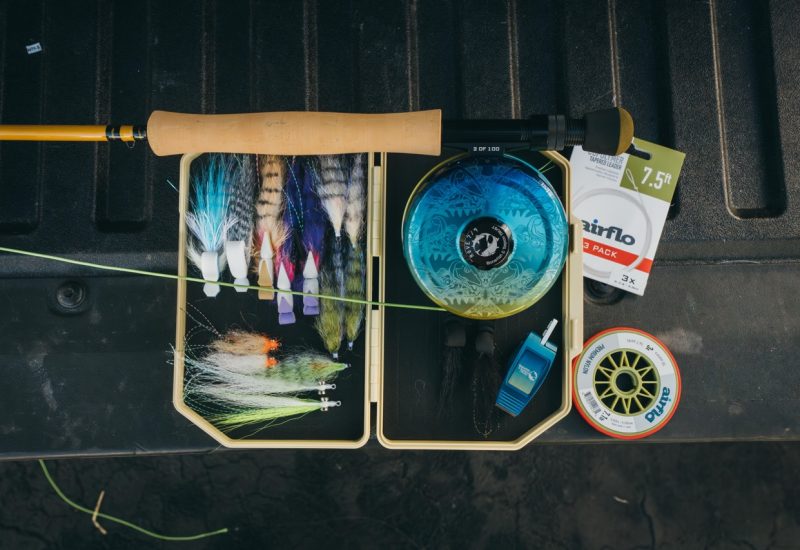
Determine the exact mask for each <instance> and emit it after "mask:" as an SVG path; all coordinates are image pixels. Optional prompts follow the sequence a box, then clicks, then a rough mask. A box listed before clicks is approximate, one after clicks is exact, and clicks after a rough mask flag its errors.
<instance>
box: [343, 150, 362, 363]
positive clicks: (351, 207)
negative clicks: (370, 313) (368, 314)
mask: <svg viewBox="0 0 800 550" xmlns="http://www.w3.org/2000/svg"><path fill="white" fill-rule="evenodd" d="M365 211H366V192H365V187H364V155H363V154H362V155H355V156H354V157H353V159H352V165H351V167H350V177H349V179H348V182H347V209H346V212H345V220H344V227H345V231H346V232H347V236H348V238H349V240H350V251H349V253H348V258H347V267H346V270H345V281H344V292H345V293H344V295H345V296H347V297H348V298H363V297H364V271H365V265H364V262H365V259H364V246H363V245H362V243H361V236H362V235H361V234H362V232H363V230H364V213H365ZM363 320H364V306H363V305H362V304H357V303H353V302H347V303H345V305H344V325H345V336H346V337H347V347H348V349H350V350H352V349H353V342H355V339H356V338H357V337H358V333H359V332H360V331H361V323H362V321H363Z"/></svg>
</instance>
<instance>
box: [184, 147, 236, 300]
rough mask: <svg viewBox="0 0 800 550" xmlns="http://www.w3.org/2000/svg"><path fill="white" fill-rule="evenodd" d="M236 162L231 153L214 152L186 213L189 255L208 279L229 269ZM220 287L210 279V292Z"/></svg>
mask: <svg viewBox="0 0 800 550" xmlns="http://www.w3.org/2000/svg"><path fill="white" fill-rule="evenodd" d="M234 173H235V165H234V163H233V160H232V158H231V157H230V156H228V155H220V154H213V155H210V157H209V159H208V163H207V164H206V165H205V167H204V168H203V170H202V171H201V172H200V175H199V176H197V177H195V178H193V179H192V198H191V202H190V211H189V212H188V213H187V215H186V226H187V228H188V229H189V240H188V247H187V255H188V257H189V260H190V261H191V262H192V263H193V264H194V265H195V266H196V267H197V268H198V269H199V270H200V272H201V273H202V274H203V279H205V280H207V281H218V280H219V273H220V271H222V270H223V269H225V265H226V260H225V255H224V254H223V253H222V252H223V246H224V242H225V237H226V235H227V233H228V230H229V229H230V228H231V227H232V226H233V225H234V223H233V220H232V219H231V217H230V210H229V205H230V198H231V195H230V192H229V182H230V181H231V180H232V179H233V176H234ZM219 290H220V287H219V285H215V284H213V283H206V284H205V285H204V286H203V291H204V292H205V294H206V296H209V297H214V296H216V295H217V294H219Z"/></svg>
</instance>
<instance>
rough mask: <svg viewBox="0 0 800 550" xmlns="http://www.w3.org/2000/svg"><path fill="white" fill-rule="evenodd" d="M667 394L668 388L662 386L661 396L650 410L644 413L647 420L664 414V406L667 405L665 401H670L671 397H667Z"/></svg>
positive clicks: (650, 420) (668, 392) (649, 420)
mask: <svg viewBox="0 0 800 550" xmlns="http://www.w3.org/2000/svg"><path fill="white" fill-rule="evenodd" d="M669 394H670V391H669V388H664V389H663V390H662V391H661V398H660V399H659V400H658V403H657V404H656V406H655V407H653V408H652V409H651V410H650V412H648V413H647V414H645V415H644V417H645V418H646V419H647V421H648V422H650V423H652V422H653V421H654V420H655V419H656V418H658V417H659V416H661V415H662V414H664V407H666V406H667V403H669V402H670V401H672V399H670V397H669Z"/></svg>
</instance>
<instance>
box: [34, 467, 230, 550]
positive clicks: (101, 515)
mask: <svg viewBox="0 0 800 550" xmlns="http://www.w3.org/2000/svg"><path fill="white" fill-rule="evenodd" d="M39 465H40V466H41V467H42V471H43V472H44V477H46V478H47V481H48V482H49V483H50V487H52V488H53V491H55V492H56V494H57V495H58V496H59V498H61V500H63V501H64V502H66V503H67V504H69V505H70V506H72V507H73V508H75V509H76V510H78V511H79V512H83V513H84V514H89V515H90V516H93V517H97V518H103V519H105V520H108V521H113V522H114V523H118V524H120V525H124V526H125V527H128V528H130V529H133V530H134V531H138V532H140V533H142V534H143V535H147V536H148V537H153V538H154V539H159V540H165V541H169V542H189V541H193V540H200V539H205V538H208V537H213V536H216V535H224V534H226V533H227V532H228V528H227V527H225V528H223V529H217V530H216V531H209V532H207V533H198V534H197V535H188V536H172V535H161V534H159V533H154V532H153V531H150V530H149V529H145V528H144V527H140V526H138V525H136V524H134V523H131V522H130V521H126V520H124V519H120V518H118V517H114V516H111V515H108V514H104V513H103V512H97V511H95V510H90V509H89V508H86V507H84V506H81V505H80V504H78V503H77V502H74V501H72V500H70V499H69V497H68V496H67V495H65V494H64V492H63V491H62V490H61V487H59V486H58V485H57V484H56V482H55V480H54V479H53V476H51V475H50V471H49V470H48V469H47V465H45V463H44V460H39Z"/></svg>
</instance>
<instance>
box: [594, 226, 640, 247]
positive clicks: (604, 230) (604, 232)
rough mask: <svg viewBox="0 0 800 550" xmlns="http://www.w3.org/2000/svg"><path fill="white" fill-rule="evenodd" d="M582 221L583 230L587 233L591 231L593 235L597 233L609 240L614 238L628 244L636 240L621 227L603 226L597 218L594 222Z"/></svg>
mask: <svg viewBox="0 0 800 550" xmlns="http://www.w3.org/2000/svg"><path fill="white" fill-rule="evenodd" d="M581 221H582V222H583V230H584V231H585V232H586V233H591V234H592V235H597V236H598V237H605V238H606V239H608V240H614V241H617V242H618V243H622V244H627V245H628V246H631V245H632V244H634V243H635V242H636V239H635V238H634V236H633V235H628V234H626V233H625V232H624V231H623V230H622V228H621V227H617V226H615V225H612V226H609V227H603V226H602V225H600V224H599V223H598V221H597V220H592V223H589V222H587V221H586V220H581Z"/></svg>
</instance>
